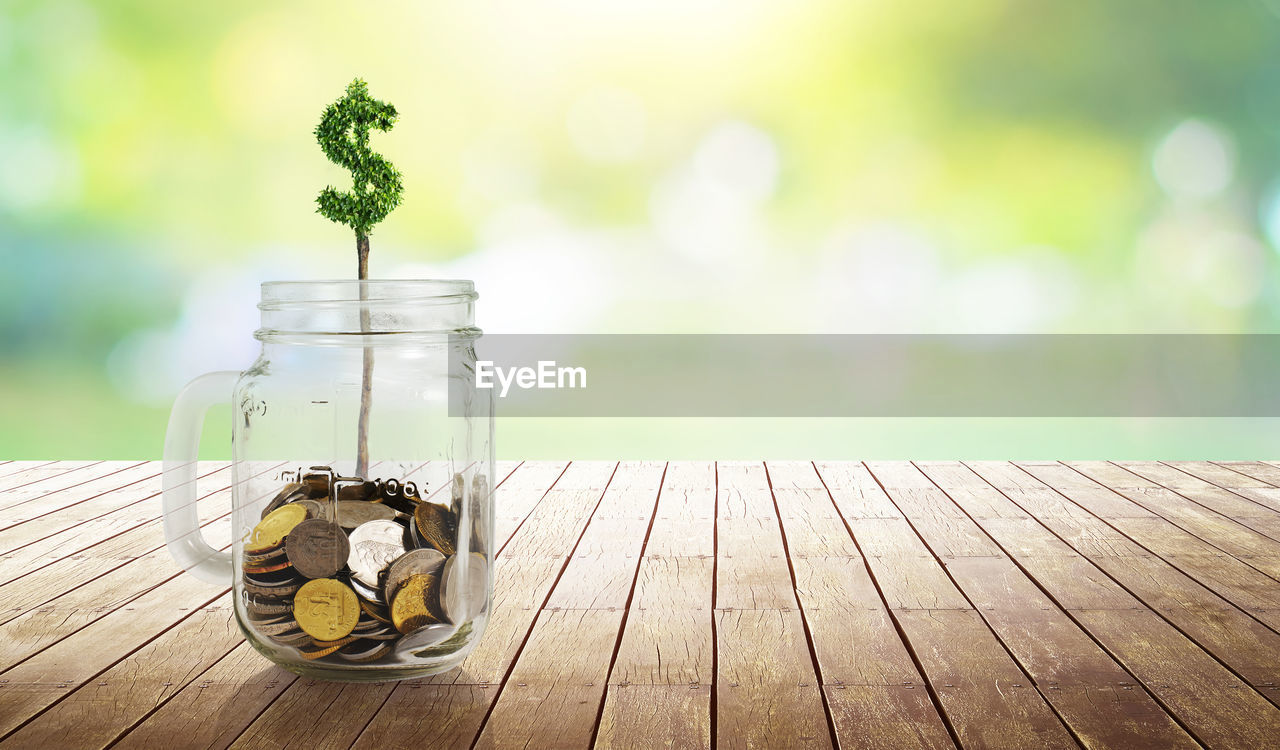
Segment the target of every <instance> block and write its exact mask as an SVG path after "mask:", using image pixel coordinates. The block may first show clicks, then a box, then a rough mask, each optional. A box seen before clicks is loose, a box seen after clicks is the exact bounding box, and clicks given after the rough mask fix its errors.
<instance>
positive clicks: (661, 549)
mask: <svg viewBox="0 0 1280 750" xmlns="http://www.w3.org/2000/svg"><path fill="white" fill-rule="evenodd" d="M715 513H716V487H715V467H714V466H712V465H710V464H684V463H672V464H670V465H669V466H668V468H667V473H666V477H665V479H664V481H663V484H662V492H661V495H660V496H659V498H658V506H657V511H656V514H655V517H654V522H653V526H652V528H651V529H650V531H649V539H648V542H647V544H646V545H645V548H644V557H643V559H642V560H641V561H640V566H639V570H638V571H637V574H636V585H635V593H634V596H633V598H632V602H631V610H630V612H629V613H628V615H627V620H626V626H625V628H624V630H623V634H622V641H621V643H620V644H619V647H618V653H617V656H616V658H615V660H614V665H613V671H612V672H611V674H610V676H609V683H610V685H611V686H618V685H629V686H635V685H671V686H688V685H691V684H693V685H710V684H711V682H712V679H713V677H714V663H715V660H714V650H715V644H714V640H713V637H712V628H713V624H712V605H713V600H712V590H713V582H714V573H715V560H714V558H713V557H712V555H713V551H714V546H713V545H714V543H715ZM638 694H639V693H629V694H624V693H622V692H620V691H615V690H614V689H613V688H612V687H611V688H610V690H609V692H608V694H607V695H606V698H605V714H606V715H612V714H616V713H617V712H618V711H619V710H621V709H620V708H619V703H618V702H619V701H623V702H626V701H632V700H634V697H632V696H635V695H638ZM705 697H706V701H705V702H704V703H703V704H702V709H703V714H702V715H701V718H699V719H697V720H696V721H694V722H692V723H690V722H685V724H684V725H683V726H684V730H683V731H684V733H685V734H690V735H696V734H697V733H698V732H699V731H701V730H700V729H699V727H701V726H708V727H709V726H710V692H709V691H708V692H706V693H705ZM679 700H680V702H679V703H677V704H676V705H678V706H681V707H682V710H684V709H688V708H689V707H688V706H686V703H685V702H686V701H687V700H692V701H695V702H696V700H697V699H696V698H688V699H685V698H681V699H679ZM689 710H692V709H689Z"/></svg>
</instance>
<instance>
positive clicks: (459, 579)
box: [440, 552, 489, 623]
mask: <svg viewBox="0 0 1280 750" xmlns="http://www.w3.org/2000/svg"><path fill="white" fill-rule="evenodd" d="M458 560H459V558H458V556H457V555H454V556H453V557H450V558H449V559H448V560H445V563H444V572H443V573H442V577H441V580H440V608H441V609H442V610H443V613H444V616H445V617H447V618H448V619H449V621H450V622H453V623H461V622H462V621H463V620H466V619H467V618H468V616H469V614H470V613H471V612H472V611H476V612H478V611H480V609H481V607H479V606H473V605H475V604H479V605H483V604H484V602H485V600H486V599H487V598H488V595H489V562H488V560H486V559H485V556H484V555H482V554H480V553H479V552H472V553H471V554H470V555H468V556H467V570H466V572H465V573H463V571H462V566H461V565H460V564H459V563H458Z"/></svg>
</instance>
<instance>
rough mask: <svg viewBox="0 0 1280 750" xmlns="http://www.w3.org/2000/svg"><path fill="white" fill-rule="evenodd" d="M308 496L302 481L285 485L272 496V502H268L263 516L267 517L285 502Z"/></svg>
mask: <svg viewBox="0 0 1280 750" xmlns="http://www.w3.org/2000/svg"><path fill="white" fill-rule="evenodd" d="M306 496H307V495H306V492H305V491H304V490H303V487H302V485H301V484H300V483H298V482H290V483H289V484H286V485H285V486H284V489H282V490H280V491H279V492H277V493H276V496H275V497H273V498H271V502H269V503H267V507H265V508H263V509H262V516H261V518H266V517H267V516H268V515H270V514H271V511H273V510H275V509H276V508H279V507H280V506H281V505H284V504H285V503H289V502H293V501H294V500H296V499H300V498H304V497H306Z"/></svg>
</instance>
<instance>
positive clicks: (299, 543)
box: [284, 501, 351, 578]
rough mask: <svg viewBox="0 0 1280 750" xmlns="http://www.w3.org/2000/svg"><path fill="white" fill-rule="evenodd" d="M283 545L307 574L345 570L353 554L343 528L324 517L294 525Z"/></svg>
mask: <svg viewBox="0 0 1280 750" xmlns="http://www.w3.org/2000/svg"><path fill="white" fill-rule="evenodd" d="M311 502H314V501H311ZM284 547H285V551H286V553H287V554H288V556H289V562H291V563H293V567H294V569H295V570H297V571H298V572H299V573H301V574H302V575H304V576H306V577H307V578H328V577H329V576H332V575H333V574H334V573H337V572H338V571H339V570H342V566H343V565H346V564H347V557H348V556H349V555H350V554H351V544H350V542H348V541H347V535H346V534H344V533H343V532H342V528H341V527H339V526H338V524H336V523H330V522H329V521H326V520H324V519H321V518H309V519H307V520H306V521H303V522H302V523H300V524H298V525H297V526H295V527H293V531H290V532H289V536H288V537H286V538H285V540H284Z"/></svg>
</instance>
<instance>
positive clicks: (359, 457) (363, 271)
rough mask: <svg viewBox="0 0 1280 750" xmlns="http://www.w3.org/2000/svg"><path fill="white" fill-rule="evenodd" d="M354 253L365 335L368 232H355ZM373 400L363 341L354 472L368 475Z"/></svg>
mask: <svg viewBox="0 0 1280 750" xmlns="http://www.w3.org/2000/svg"><path fill="white" fill-rule="evenodd" d="M356 256H357V258H358V259H359V269H358V271H357V276H358V277H359V279H360V281H361V282H362V283H361V284H360V333H362V334H364V335H365V336H366V337H367V336H368V334H369V329H370V328H371V327H372V326H371V321H370V316H369V306H368V304H366V303H367V301H368V299H369V289H368V286H367V285H366V284H364V283H363V282H365V281H368V279H369V236H368V235H366V234H357V235H356ZM372 401H373V349H372V348H371V347H370V346H369V343H368V341H367V340H366V341H365V346H364V370H363V372H362V374H361V378H360V421H359V423H358V424H357V426H356V476H357V477H360V478H361V479H368V478H369V476H368V474H369V406H370V404H371V403H372Z"/></svg>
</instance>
